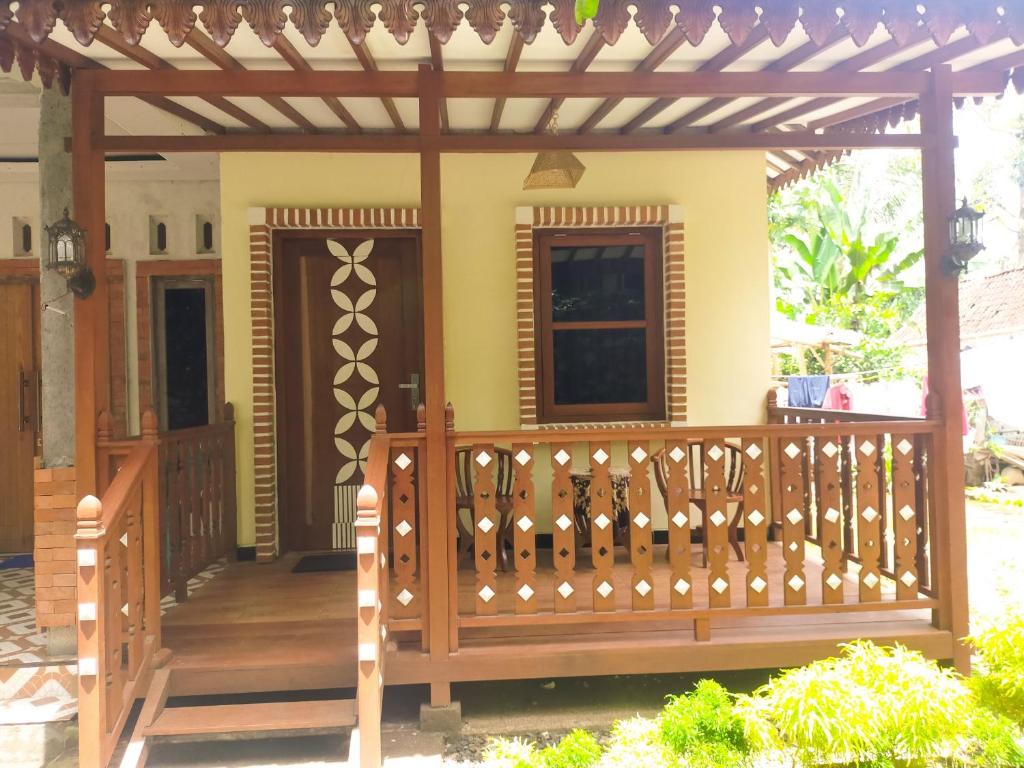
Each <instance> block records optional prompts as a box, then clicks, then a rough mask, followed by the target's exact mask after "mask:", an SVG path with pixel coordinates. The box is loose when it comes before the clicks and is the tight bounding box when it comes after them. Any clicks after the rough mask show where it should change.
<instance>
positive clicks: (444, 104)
mask: <svg viewBox="0 0 1024 768" xmlns="http://www.w3.org/2000/svg"><path fill="white" fill-rule="evenodd" d="M430 64H431V66H432V67H433V68H434V71H435V72H444V54H442V53H441V43H440V41H439V40H438V39H437V38H436V37H434V36H433V35H430ZM439 105H440V109H441V132H442V133H448V130H449V124H448V99H441V100H440V102H439Z"/></svg>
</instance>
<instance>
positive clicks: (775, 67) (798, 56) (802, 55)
mask: <svg viewBox="0 0 1024 768" xmlns="http://www.w3.org/2000/svg"><path fill="white" fill-rule="evenodd" d="M849 36H850V33H849V32H847V31H846V29H845V28H843V27H836V28H835V29H834V30H833V31H832V34H831V35H829V37H828V39H827V40H826V41H825V43H824V44H823V45H820V46H819V45H817V44H815V43H814V42H813V41H810V40H809V41H808V42H806V43H804V44H803V45H801V46H800V47H799V48H796V49H794V50H792V51H790V52H789V53H787V54H786V55H785V56H783V57H782V58H780V59H777V60H776V61H773V62H772V63H771V64H769V65H767V66H766V67H762V68H761V71H762V72H789V71H791V70H793V69H795V68H796V67H799V66H801V65H802V64H806V63H807V62H808V61H811V60H812V59H813V58H814V57H815V56H818V55H820V54H822V53H823V52H825V51H827V50H828V49H829V48H833V47H835V46H836V45H838V44H839V43H841V42H842V41H843V40H846V39H848V38H849ZM731 103H732V100H731V99H725V98H720V97H719V98H714V99H708V100H707V101H706V102H704V103H703V104H701V105H700V106H699V107H697V108H696V109H692V110H690V111H689V112H687V113H686V114H685V115H683V116H682V117H678V118H676V119H675V120H673V121H672V122H671V123H669V124H668V125H667V126H665V128H664V129H663V130H664V132H665V133H672V132H674V131H681V130H682V129H683V128H685V127H687V126H690V125H693V124H694V123H696V122H698V121H699V120H703V119H704V118H705V117H707V116H708V115H712V114H714V113H715V112H717V111H718V110H720V109H722V108H723V107H725V106H728V105H729V104H731Z"/></svg>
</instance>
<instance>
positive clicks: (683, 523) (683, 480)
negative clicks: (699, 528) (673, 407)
mask: <svg viewBox="0 0 1024 768" xmlns="http://www.w3.org/2000/svg"><path fill="white" fill-rule="evenodd" d="M665 466H666V467H667V469H668V472H667V477H666V478H665V480H666V483H665V484H666V487H667V489H668V501H667V503H666V505H665V513H666V515H667V516H668V562H669V566H670V567H671V568H672V575H671V576H669V584H668V594H669V605H670V606H671V607H672V608H692V607H693V579H692V577H691V575H690V481H689V479H688V478H687V474H686V473H687V467H688V461H687V451H686V441H685V440H675V441H666V443H665Z"/></svg>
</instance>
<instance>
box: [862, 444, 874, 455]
mask: <svg viewBox="0 0 1024 768" xmlns="http://www.w3.org/2000/svg"><path fill="white" fill-rule="evenodd" d="M860 452H861V453H863V454H864V455H865V456H870V455H871V454H873V453H874V452H875V444H874V443H872V442H871V441H870V440H865V441H864V442H863V443H861V444H860Z"/></svg>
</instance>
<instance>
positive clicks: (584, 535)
mask: <svg viewBox="0 0 1024 768" xmlns="http://www.w3.org/2000/svg"><path fill="white" fill-rule="evenodd" d="M593 476H594V473H593V472H592V471H591V470H590V468H589V467H588V468H586V469H573V470H570V471H569V479H570V480H571V481H572V510H573V517H574V518H575V522H576V546H577V548H579V547H589V546H590V539H591V537H590V481H591V479H592V478H593ZM608 476H609V478H611V482H612V517H613V518H614V520H615V526H614V528H613V533H614V542H615V543H616V544H625V543H626V538H625V537H626V535H627V534H628V533H629V469H627V468H625V467H612V468H611V469H609V470H608Z"/></svg>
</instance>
